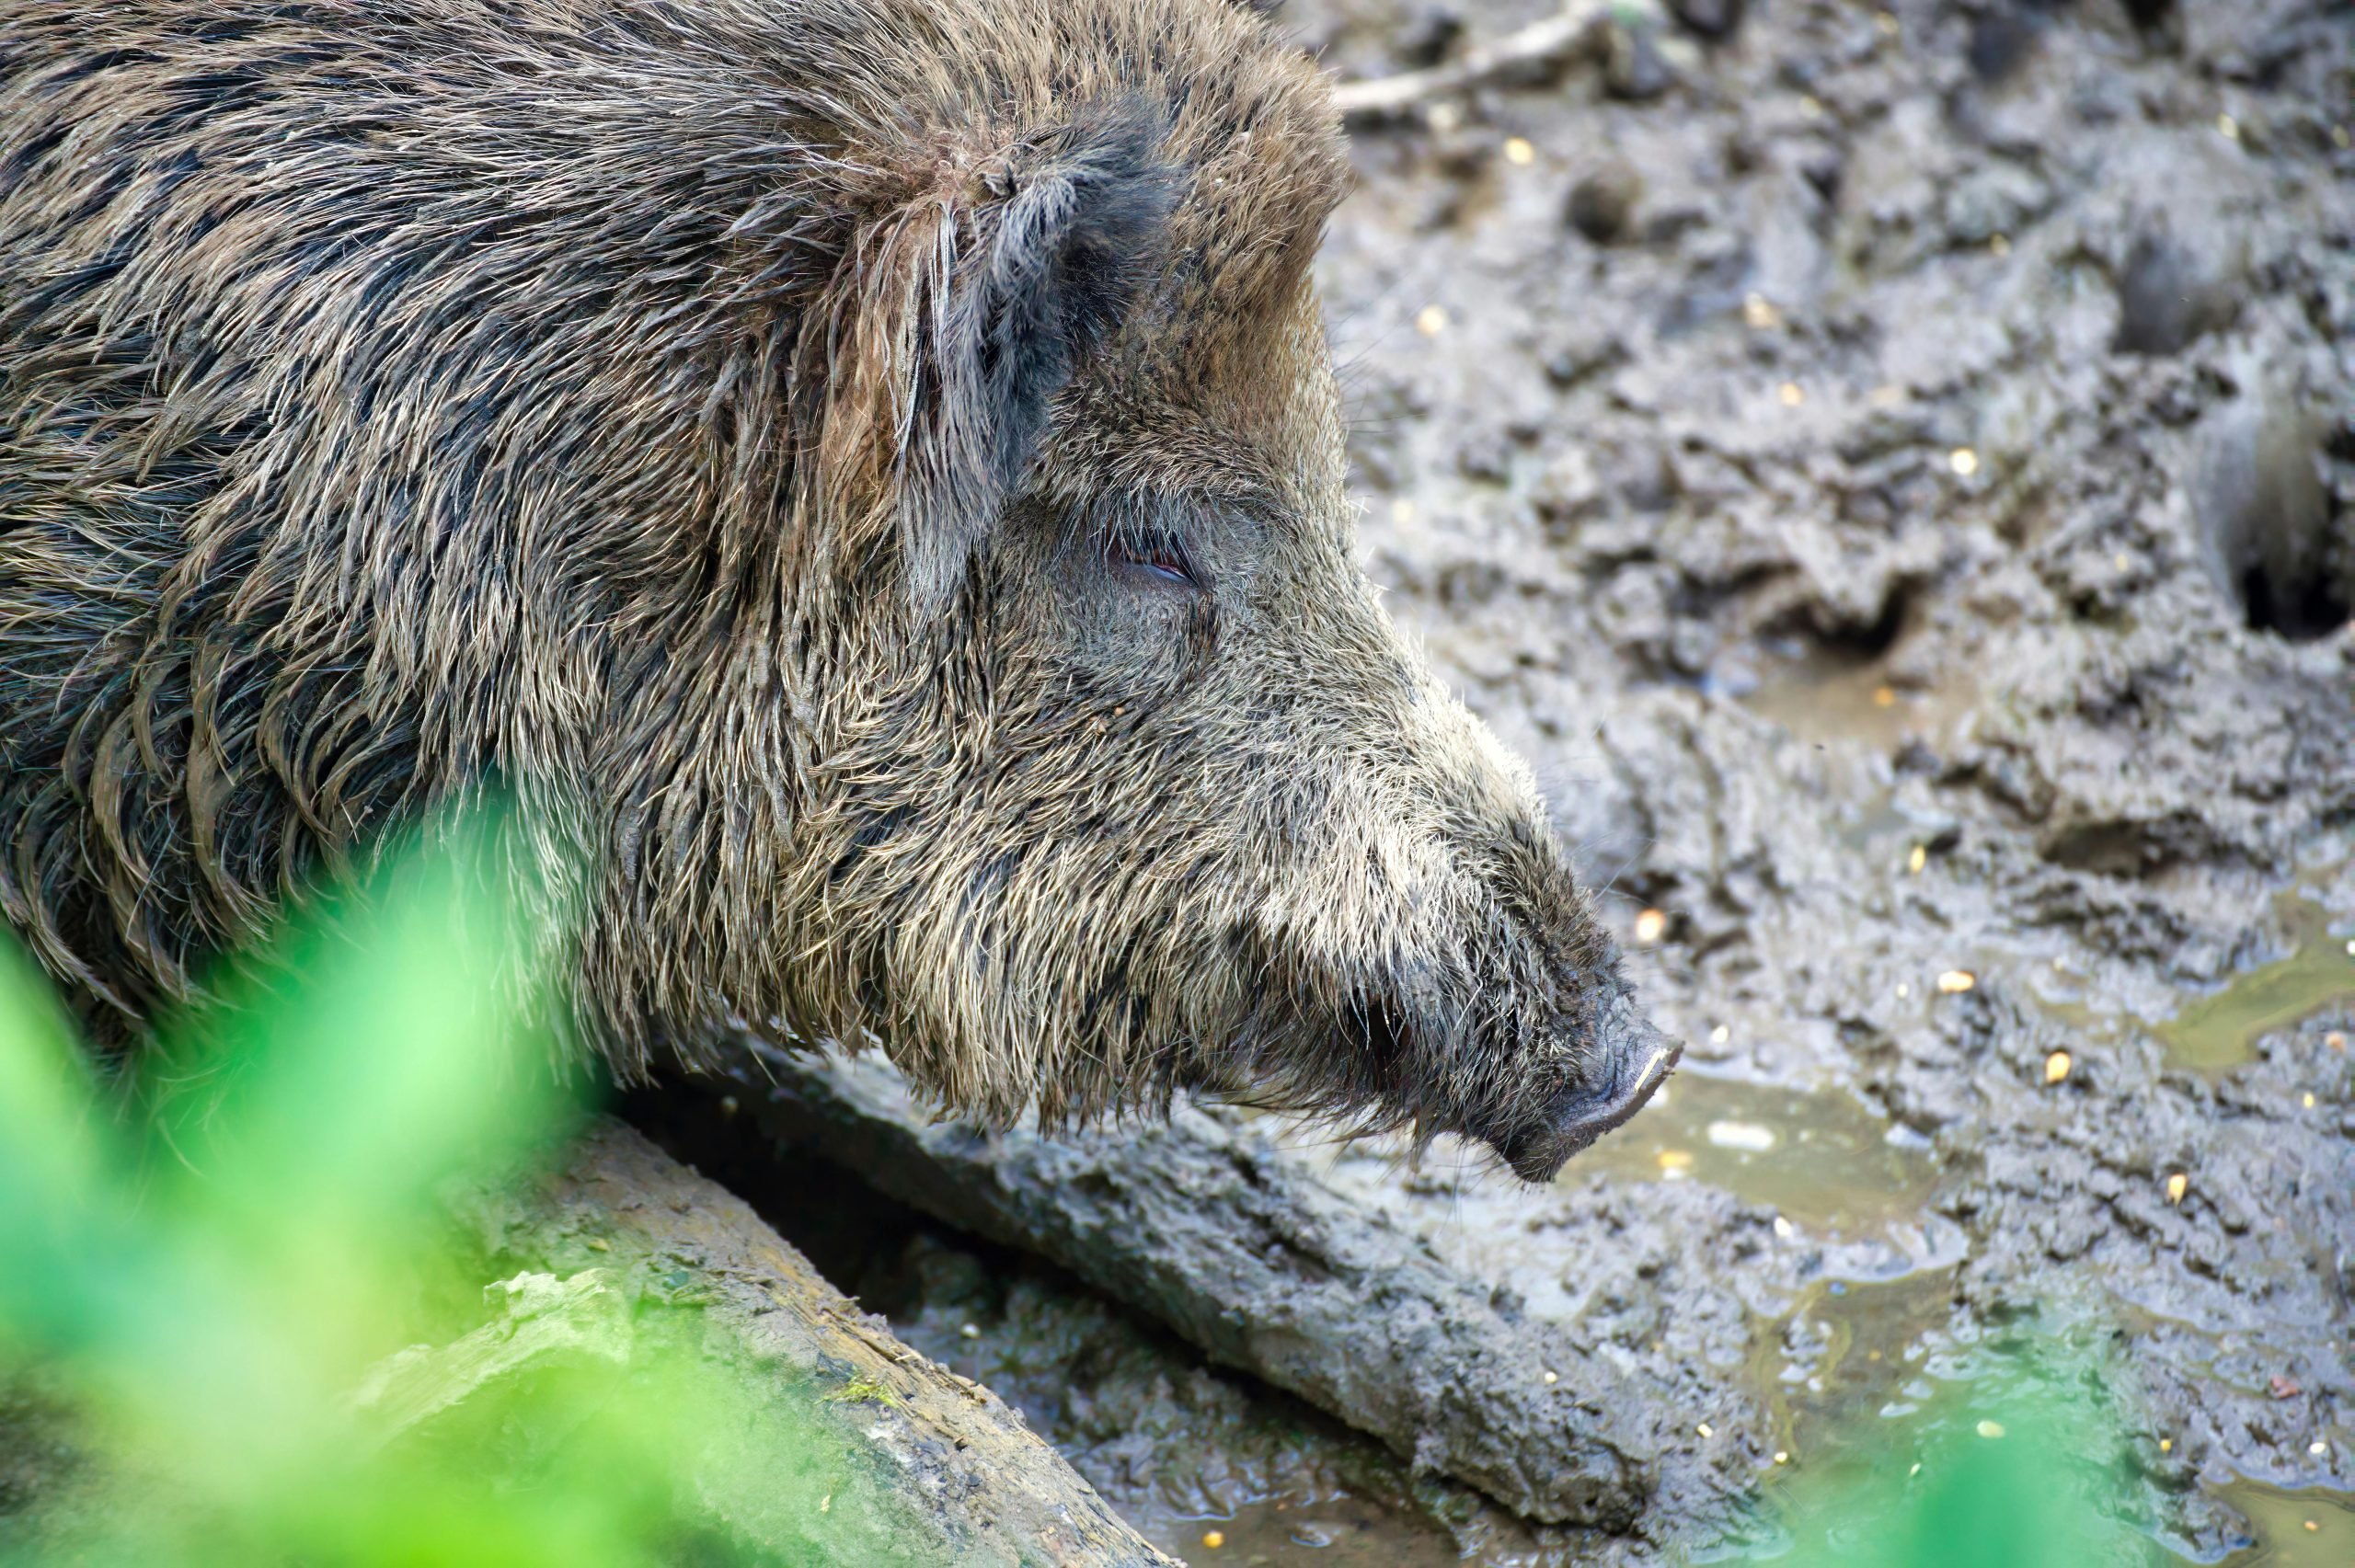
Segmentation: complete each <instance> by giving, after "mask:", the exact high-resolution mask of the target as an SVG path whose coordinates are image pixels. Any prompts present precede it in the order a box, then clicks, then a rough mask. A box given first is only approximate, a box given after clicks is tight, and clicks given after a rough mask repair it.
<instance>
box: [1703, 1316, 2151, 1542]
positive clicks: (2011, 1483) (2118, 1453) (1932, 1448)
mask: <svg viewBox="0 0 2355 1568" xmlns="http://www.w3.org/2000/svg"><path fill="white" fill-rule="evenodd" d="M2030 1327H2031V1328H2033V1329H2034V1331H2035V1332H2033V1333H2027V1332H2023V1333H2020V1334H2018V1335H2016V1336H2015V1337H2013V1338H2011V1339H2009V1340H2007V1341H2006V1342H2005V1343H2002V1344H1998V1345H1992V1346H1982V1347H1981V1348H1980V1349H1979V1350H1978V1351H1977V1352H1975V1353H1973V1354H1972V1355H1970V1356H1966V1357H1963V1358H1962V1361H1963V1363H1964V1364H1962V1365H1957V1366H1950V1367H1948V1368H1946V1370H1947V1373H1949V1374H1951V1380H1950V1381H1946V1382H1944V1383H1942V1384H1941V1385H1940V1386H1939V1387H1938V1388H1937V1391H1936V1392H1934V1393H1932V1394H1931V1395H1929V1396H1928V1398H1927V1399H1926V1400H1925V1402H1924V1404H1923V1405H1922V1406H1921V1407H1920V1408H1918V1409H1915V1410H1913V1411H1911V1412H1909V1413H1902V1414H1895V1413H1892V1414H1886V1415H1882V1416H1879V1417H1877V1418H1875V1425H1877V1426H1878V1429H1879V1430H1878V1432H1877V1433H1876V1434H1873V1435H1872V1436H1871V1437H1870V1438H1869V1439H1868V1442H1867V1445H1866V1446H1865V1447H1864V1448H1861V1449H1860V1452H1861V1453H1862V1454H1863V1456H1864V1457H1862V1458H1861V1459H1855V1458H1852V1459H1849V1460H1848V1461H1847V1462H1837V1461H1835V1462H1833V1463H1831V1464H1829V1465H1825V1466H1821V1467H1816V1468H1810V1469H1807V1470H1802V1471H1798V1472H1796V1473H1794V1474H1792V1475H1791V1476H1790V1477H1789V1479H1788V1480H1787V1482H1785V1483H1784V1484H1782V1485H1781V1486H1779V1487H1778V1488H1777V1489H1776V1490H1777V1492H1778V1493H1779V1496H1778V1497H1777V1498H1776V1499H1775V1501H1776V1503H1777V1505H1778V1508H1777V1511H1778V1512H1779V1513H1780V1514H1781V1515H1782V1516H1783V1519H1784V1522H1785V1529H1784V1530H1782V1531H1778V1532H1777V1533H1776V1539H1774V1540H1773V1541H1771V1542H1769V1543H1766V1544H1765V1546H1764V1548H1763V1550H1758V1551H1749V1552H1743V1553H1740V1554H1738V1557H1739V1560H1740V1561H1755V1562H1776V1563H1780V1564H1788V1565H1790V1568H1816V1565H1818V1564H1821V1565H1823V1568H1830V1565H1832V1564H1834V1563H1843V1564H1844V1563H1869V1564H1883V1563H1886V1564H1891V1565H1898V1564H1902V1565H1903V1568H2100V1565H2105V1564H2114V1565H2118V1568H2124V1565H2127V1564H2142V1563H2154V1562H2159V1561H2162V1560H2164V1559H2163V1554H2162V1553H2161V1551H2160V1550H2159V1548H2158V1546H2157V1545H2156V1543H2155V1541H2154V1539H2153V1538H2152V1536H2151V1535H2150V1534H2149V1533H2148V1530H2147V1528H2146V1526H2147V1521H2146V1520H2143V1519H2141V1518H2139V1517H2138V1516H2137V1515H2138V1510H2139V1508H2140V1505H2141V1502H2142V1494H2141V1488H2140V1486H2139V1485H2138V1484H2137V1482H2136V1479H2135V1477H2134V1473H2133V1471H2134V1466H2133V1463H2132V1460H2131V1457H2130V1451H2131V1444H2130V1442H2129V1440H2128V1438H2127V1436H2126V1434H2125V1433H2124V1431H2123V1430H2122V1429H2121V1426H2120V1425H2119V1418H2118V1413H2117V1411H2116V1410H2115V1408H2114V1406H2113V1402H2112V1400H2111V1398H2110V1394H2109V1391H2108V1386H2107V1380H2106V1379H2105V1378H2104V1377H2103V1375H2102V1368H2103V1359H2102V1356H2101V1354H2100V1351H2099V1348H2098V1346H2099V1342H2100V1335H2099V1334H2098V1333H2097V1332H2094V1331H2093V1330H2092V1329H2091V1328H2090V1327H2089V1326H2086V1325H2079V1326H2077V1327H2076V1328H2074V1329H2072V1328H2070V1327H2067V1326H2063V1325H2062V1324H2058V1323H2055V1324H2044V1325H2030ZM1721 1560H1722V1559H1721Z"/></svg>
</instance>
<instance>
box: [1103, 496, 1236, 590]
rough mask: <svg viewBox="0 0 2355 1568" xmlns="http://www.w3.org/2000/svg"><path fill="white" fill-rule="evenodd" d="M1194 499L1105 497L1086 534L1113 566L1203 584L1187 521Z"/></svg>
mask: <svg viewBox="0 0 2355 1568" xmlns="http://www.w3.org/2000/svg"><path fill="white" fill-rule="evenodd" d="M1195 509H1196V507H1195V503H1193V502H1191V501H1189V500H1185V499H1180V498H1177V497H1173V496H1168V495H1151V494H1148V495H1134V494H1131V495H1124V496H1114V497H1108V498H1106V499H1105V500H1104V501H1103V502H1100V503H1098V505H1097V507H1096V508H1095V509H1094V513H1095V515H1094V516H1093V517H1092V518H1091V519H1090V520H1089V526H1088V528H1087V534H1088V537H1089V541H1090V543H1091V544H1093V545H1094V546H1095V548H1096V550H1097V552H1098V553H1099V554H1100V555H1102V556H1103V558H1104V559H1105V560H1106V561H1107V562H1109V563H1111V564H1114V565H1128V566H1135V567H1144V568H1146V569H1148V570H1151V571H1156V572H1159V573H1161V574H1162V575H1163V576H1165V577H1168V578H1174V579H1177V580H1178V581H1182V582H1184V583H1186V584H1187V585H1188V586H1189V587H1193V588H1202V587H1205V586H1207V585H1206V584H1205V582H1204V581H1203V578H1202V574H1201V571H1200V568H1199V567H1197V566H1196V565H1195V559H1196V558H1195V555H1194V552H1193V551H1192V550H1191V549H1190V548H1189V545H1188V542H1187V536H1188V534H1189V532H1191V530H1189V528H1188V527H1187V526H1186V524H1187V522H1188V521H1189V520H1190V519H1191V517H1192V515H1193V513H1194V511H1195Z"/></svg>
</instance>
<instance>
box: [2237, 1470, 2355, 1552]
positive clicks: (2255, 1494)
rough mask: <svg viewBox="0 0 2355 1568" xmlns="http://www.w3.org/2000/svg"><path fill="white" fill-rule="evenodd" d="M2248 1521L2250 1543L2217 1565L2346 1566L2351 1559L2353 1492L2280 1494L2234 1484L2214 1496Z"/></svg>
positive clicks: (2252, 1485) (2354, 1538) (2354, 1519)
mask: <svg viewBox="0 0 2355 1568" xmlns="http://www.w3.org/2000/svg"><path fill="white" fill-rule="evenodd" d="M2218 1495H2219V1496H2220V1497H2222V1498H2223V1500H2224V1501H2225V1502H2226V1503H2228V1504H2230V1505H2232V1506H2233V1507H2234V1509H2236V1510H2237V1511H2238V1512H2239V1513H2240V1514H2242V1515H2243V1516H2245V1517H2246V1518H2247V1520H2248V1521H2249V1525H2250V1527H2251V1531H2252V1533H2253V1534H2254V1535H2255V1536H2256V1537H2257V1539H2256V1542H2255V1544H2253V1545H2251V1546H2248V1547H2246V1548H2245V1549H2243V1550H2242V1551H2235V1552H2234V1553H2233V1554H2232V1555H2231V1556H2230V1557H2227V1558H2225V1559H2224V1562H2223V1568H2348V1564H2349V1563H2350V1562H2355V1496H2349V1495H2348V1494H2345V1493H2342V1492H2281V1491H2278V1490H2276V1489H2275V1488H2273V1487H2270V1486H2259V1485H2257V1483H2255V1482H2235V1483H2234V1484H2233V1485H2231V1486H2226V1487H2223V1488H2220V1489H2219V1490H2218Z"/></svg>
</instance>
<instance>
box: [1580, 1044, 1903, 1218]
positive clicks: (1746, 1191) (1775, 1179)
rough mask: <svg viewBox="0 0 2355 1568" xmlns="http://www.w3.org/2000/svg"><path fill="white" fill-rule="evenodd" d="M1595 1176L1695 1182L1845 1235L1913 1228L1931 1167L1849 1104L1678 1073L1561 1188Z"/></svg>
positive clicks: (1585, 1157) (1896, 1130)
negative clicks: (1904, 1225)
mask: <svg viewBox="0 0 2355 1568" xmlns="http://www.w3.org/2000/svg"><path fill="white" fill-rule="evenodd" d="M1598 1174H1603V1175H1609V1176H1613V1177H1615V1178H1617V1179H1619V1180H1623V1181H1628V1180H1633V1181H1692V1182H1700V1183H1704V1184H1706V1185H1710V1186H1715V1187H1721V1188H1723V1189H1725V1190H1726V1191H1728V1192H1730V1193H1732V1194H1734V1195H1735V1196H1738V1197H1740V1198H1741V1199H1743V1200H1744V1201H1745V1202H1750V1203H1756V1204H1762V1205H1764V1206H1767V1207H1772V1208H1774V1209H1775V1210H1776V1211H1778V1212H1779V1213H1781V1214H1784V1215H1786V1216H1788V1217H1789V1218H1790V1219H1791V1220H1792V1222H1793V1223H1795V1224H1798V1225H1802V1226H1806V1227H1809V1228H1810V1229H1817V1230H1834V1231H1841V1232H1845V1233H1851V1234H1854V1233H1855V1232H1858V1231H1863V1230H1874V1231H1878V1230H1886V1229H1888V1228H1889V1227H1890V1226H1893V1225H1900V1224H1912V1223H1916V1222H1918V1220H1919V1218H1920V1214H1921V1209H1922V1205H1923V1202H1924V1199H1926V1198H1927V1197H1928V1196H1929V1194H1930V1189H1931V1188H1932V1187H1933V1186H1934V1185H1936V1181H1937V1176H1938V1166H1937V1162H1936V1161H1935V1160H1934V1159H1932V1157H1931V1155H1930V1152H1929V1150H1928V1149H1927V1147H1926V1146H1925V1145H1924V1143H1923V1141H1922V1140H1921V1139H1918V1138H1915V1137H1913V1136H1912V1135H1910V1134H1908V1133H1907V1132H1906V1131H1905V1130H1904V1129H1903V1128H1901V1127H1893V1126H1892V1124H1890V1123H1889V1122H1886V1121H1883V1120H1882V1119H1881V1118H1879V1117H1878V1116H1875V1115H1874V1114H1873V1113H1872V1112H1871V1111H1870V1110H1869V1109H1867V1107H1866V1106H1865V1105H1864V1104H1861V1103H1859V1102H1858V1101H1856V1100H1855V1099H1854V1098H1852V1097H1850V1096H1849V1095H1847V1094H1844V1093H1809V1092H1807V1091H1804V1090H1798V1089H1786V1088H1783V1087H1780V1086H1778V1085H1775V1084H1769V1083H1755V1082H1750V1081H1748V1080H1745V1079H1738V1078H1712V1077H1708V1076H1706V1075H1704V1074H1702V1073H1700V1072H1696V1071H1694V1070H1693V1069H1691V1068H1686V1069H1684V1070H1682V1071H1680V1072H1679V1073H1677V1075H1676V1076H1675V1077H1674V1078H1672V1079H1671V1080H1670V1081H1669V1082H1668V1084H1667V1086H1666V1087H1665V1088H1663V1089H1662V1090H1661V1091H1660V1093H1658V1094H1655V1095H1654V1096H1652V1101H1651V1104H1648V1105H1646V1106H1645V1107H1644V1108H1643V1109H1642V1110H1641V1111H1639V1112H1637V1115H1636V1116H1635V1118H1634V1119H1633V1120H1632V1121H1630V1122H1628V1123H1627V1125H1626V1126H1625V1127H1621V1128H1620V1129H1619V1130H1618V1131H1617V1132H1614V1133H1613V1134H1612V1135H1611V1136H1610V1137H1609V1138H1606V1139H1603V1140H1602V1141H1601V1142H1599V1143H1597V1144H1596V1145H1595V1146H1594V1147H1593V1148H1591V1149H1590V1150H1587V1151H1586V1152H1584V1153H1582V1154H1580V1155H1579V1156H1578V1157H1577V1158H1576V1159H1575V1160H1572V1161H1571V1162H1570V1163H1569V1164H1568V1167H1566V1168H1565V1169H1564V1171H1563V1173H1562V1176H1561V1179H1562V1180H1563V1181H1565V1182H1568V1183H1572V1184H1579V1183H1583V1182H1585V1181H1586V1180H1587V1179H1589V1178H1590V1177H1592V1176H1595V1175H1598Z"/></svg>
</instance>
